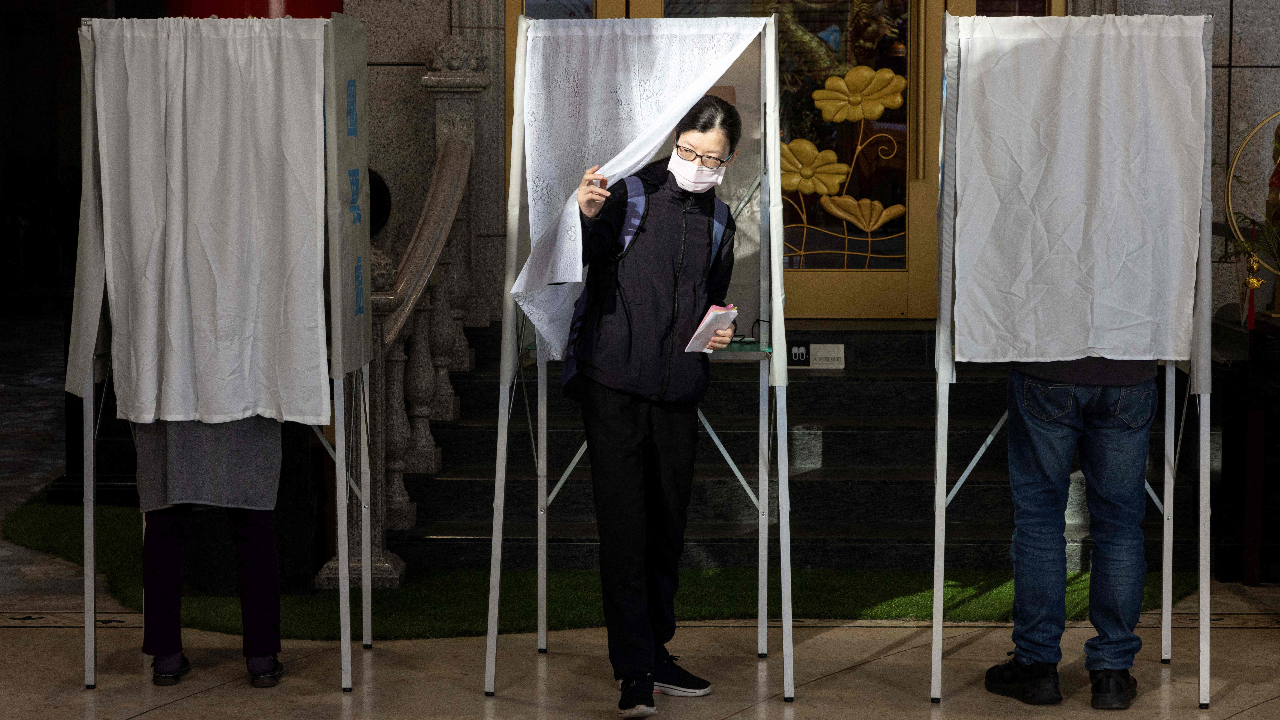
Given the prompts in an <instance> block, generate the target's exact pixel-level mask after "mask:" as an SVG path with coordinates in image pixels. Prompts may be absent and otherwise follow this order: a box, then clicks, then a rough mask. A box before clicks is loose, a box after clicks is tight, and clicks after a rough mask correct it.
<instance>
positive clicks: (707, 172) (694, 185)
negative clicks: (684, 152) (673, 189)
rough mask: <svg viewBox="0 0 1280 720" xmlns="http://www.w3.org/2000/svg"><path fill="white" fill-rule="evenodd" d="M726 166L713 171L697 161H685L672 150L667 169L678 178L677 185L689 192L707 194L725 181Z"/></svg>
mask: <svg viewBox="0 0 1280 720" xmlns="http://www.w3.org/2000/svg"><path fill="white" fill-rule="evenodd" d="M724 168H725V166H724V165H721V166H720V167H718V168H716V169H715V170H712V169H711V168H707V167H703V166H702V165H701V164H700V163H699V162H698V161H697V160H692V161H690V160H685V159H684V158H682V157H680V156H679V155H677V154H676V150H675V148H671V161H670V162H668V163H667V169H668V170H670V171H671V174H672V175H674V176H675V177H676V184H677V185H679V186H680V187H682V188H684V189H685V190H688V191H689V192H695V193H700V192H706V191H707V190H710V189H711V188H713V187H715V186H717V185H719V184H720V183H721V182H723V181H724Z"/></svg>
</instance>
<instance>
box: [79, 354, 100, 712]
mask: <svg viewBox="0 0 1280 720" xmlns="http://www.w3.org/2000/svg"><path fill="white" fill-rule="evenodd" d="M85 377H86V380H85V385H84V405H83V407H84V412H83V413H81V415H82V416H83V421H84V430H83V432H84V687H85V689H86V690H92V689H94V688H95V687H97V683H98V681H97V660H98V657H97V653H98V650H97V636H96V635H97V604H96V603H97V588H96V585H97V583H96V580H97V563H96V562H95V560H96V558H95V556H94V555H95V552H94V551H95V550H96V548H95V547H94V545H95V537H94V527H93V521H94V500H95V497H94V496H95V494H96V492H97V487H96V485H97V483H96V475H95V473H94V445H95V441H96V440H97V438H96V437H94V427H93V419H94V416H95V414H96V413H95V412H94V407H93V366H92V362H91V363H90V367H89V371H88V372H86V373H85Z"/></svg>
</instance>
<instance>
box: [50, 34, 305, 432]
mask: <svg viewBox="0 0 1280 720" xmlns="http://www.w3.org/2000/svg"><path fill="white" fill-rule="evenodd" d="M324 22H325V21H323V20H283V19H282V20H192V19H164V20H94V21H93V25H92V47H93V52H92V54H88V53H87V54H86V58H85V61H86V63H88V62H92V64H93V68H92V71H93V74H92V77H93V78H94V88H93V90H94V98H93V99H94V101H95V103H96V109H97V114H96V123H97V132H96V139H97V142H98V146H99V153H100V162H99V166H98V169H99V170H100V178H101V179H100V183H101V196H102V229H101V237H100V238H98V240H99V241H100V242H101V247H102V248H103V250H104V252H102V254H101V261H102V262H103V263H104V264H105V279H106V287H107V293H108V298H109V302H110V308H111V324H112V365H113V373H114V380H115V388H116V396H117V399H118V404H119V416H120V417H122V418H126V419H129V420H132V421H135V422H151V421H154V420H158V419H163V420H200V421H204V422H225V421H230V420H237V419H240V418H245V417H249V416H252V415H263V416H266V417H270V418H274V419H277V420H294V421H298V422H304V423H308V424H322V423H326V422H328V420H329V413H330V407H329V393H328V380H327V362H326V354H325V321H324V297H323V292H324V289H323V287H324V286H323V285H322V281H323V278H322V269H323V266H324V255H323V252H324V175H323V173H324V154H323V153H324V137H323V116H322V91H323V87H324V78H323V28H324ZM93 241H94V239H93V238H89V239H88V240H86V239H85V238H82V242H81V248H82V253H81V254H82V257H81V259H80V262H81V263H86V262H88V263H92V262H94V257H93V253H92V252H88V253H86V252H85V245H86V244H88V245H90V246H92V245H93ZM84 276H85V278H87V279H89V280H91V279H92V277H93V273H92V272H86V273H84ZM77 277H78V278H79V277H80V276H79V275H78V276H77ZM82 292H86V293H87V292H90V289H89V288H81V287H77V296H78V297H79V296H80V295H81V293H82ZM86 297H88V295H86ZM83 314H84V315H85V316H86V317H87V316H88V315H89V313H88V312H85V313H83ZM80 332H81V333H82V334H83V328H81V329H80ZM73 334H75V331H73ZM89 342H92V341H91V340H90V341H89ZM82 344H83V342H82ZM69 379H70V378H69Z"/></svg>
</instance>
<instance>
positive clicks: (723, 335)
mask: <svg viewBox="0 0 1280 720" xmlns="http://www.w3.org/2000/svg"><path fill="white" fill-rule="evenodd" d="M736 329H737V325H730V326H729V327H727V328H725V329H724V330H717V331H716V336H715V337H713V338H711V342H709V343H707V349H708V350H723V349H725V348H727V347H729V341H730V340H732V339H733V332H734V330H736Z"/></svg>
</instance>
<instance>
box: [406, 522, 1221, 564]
mask: <svg viewBox="0 0 1280 720" xmlns="http://www.w3.org/2000/svg"><path fill="white" fill-rule="evenodd" d="M503 530H504V534H505V535H504V542H503V568H504V569H506V570H526V569H532V568H534V567H536V557H537V556H536V552H537V544H536V532H537V526H536V524H535V523H532V522H528V521H523V522H519V521H515V520H508V521H507V522H505V523H504V525H503ZM491 532H492V529H491V526H490V524H489V523H488V522H457V521H454V522H436V523H426V524H420V525H419V526H418V527H416V528H414V529H413V530H409V531H396V532H388V533H387V546H388V549H390V550H391V551H392V552H395V553H396V554H397V555H399V556H400V557H401V558H403V559H404V560H405V562H407V563H408V564H409V565H411V566H416V567H419V568H423V569H425V568H432V569H444V568H476V567H488V565H489V560H490V558H489V553H490V547H491ZM1011 533H1012V528H1011V527H1010V526H1007V525H1000V524H973V523H968V524H966V523H959V522H956V523H948V524H947V551H946V562H947V567H948V568H949V569H951V570H961V569H993V568H1008V567H1009V540H1010V536H1011ZM1091 545H1092V543H1091V541H1090V540H1088V539H1087V538H1086V539H1085V540H1083V541H1073V542H1071V543H1069V544H1068V548H1067V557H1068V568H1069V569H1088V557H1089V553H1090V550H1091ZM769 546H770V569H771V572H774V573H776V572H777V568H778V562H779V561H778V539H777V526H776V525H775V526H773V527H772V528H771V529H770V540H769ZM758 552H759V550H758V536H757V527H756V525H755V524H754V523H750V524H747V523H690V524H689V528H688V530H687V532H686V539H685V549H684V555H683V556H682V558H681V566H683V567H689V568H717V567H752V566H755V565H756V564H757V558H758ZM1160 552H1161V549H1160V533H1159V532H1158V530H1157V529H1156V528H1154V527H1148V528H1147V532H1146V542H1145V554H1146V561H1147V565H1148V567H1149V568H1159V567H1160ZM547 557H548V563H549V564H550V566H551V567H553V568H556V569H584V570H591V569H596V568H598V567H599V542H598V540H597V536H596V531H595V526H594V524H593V523H572V522H571V523H562V522H549V523H548V541H547ZM791 560H792V567H793V568H796V569H805V568H846V569H895V570H905V571H913V572H928V571H930V570H931V569H932V568H933V524H932V521H930V522H929V523H928V524H927V525H924V524H919V525H892V526H887V525H880V526H876V527H855V528H841V529H838V530H833V529H831V528H824V527H820V526H811V525H806V524H804V523H801V522H796V523H793V525H792V531H791ZM1195 567H1196V543H1195V536H1194V533H1182V534H1177V535H1175V537H1174V568H1175V569H1177V570H1190V569H1194V568H1195Z"/></svg>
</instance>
